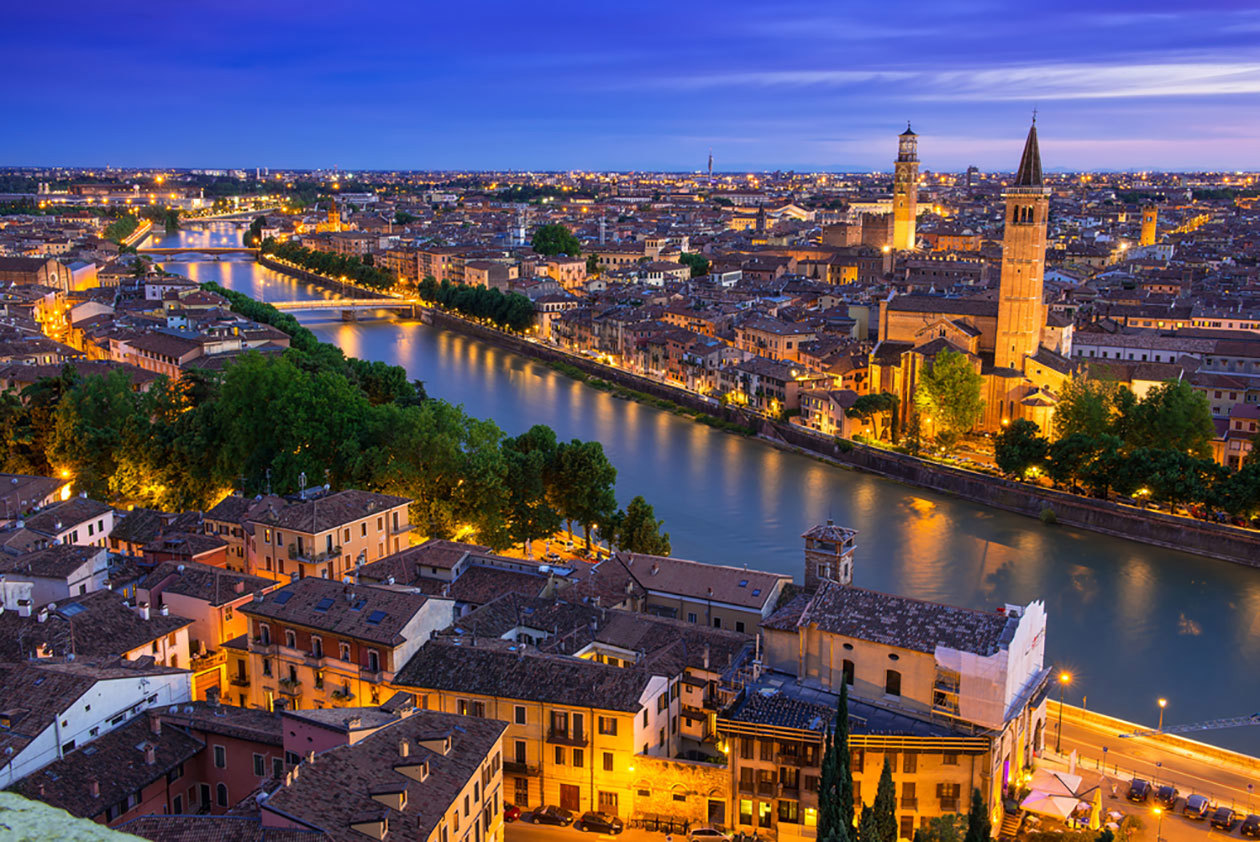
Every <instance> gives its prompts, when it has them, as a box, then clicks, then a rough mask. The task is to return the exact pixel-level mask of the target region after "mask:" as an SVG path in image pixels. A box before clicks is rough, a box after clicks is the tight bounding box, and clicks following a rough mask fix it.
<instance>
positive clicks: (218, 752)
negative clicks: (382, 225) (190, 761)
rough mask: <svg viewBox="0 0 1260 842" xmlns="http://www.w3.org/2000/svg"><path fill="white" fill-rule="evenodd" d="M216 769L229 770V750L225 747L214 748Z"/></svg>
mask: <svg viewBox="0 0 1260 842" xmlns="http://www.w3.org/2000/svg"><path fill="white" fill-rule="evenodd" d="M214 768H216V769H226V768H227V749H225V748H224V747H223V746H215V747H214Z"/></svg>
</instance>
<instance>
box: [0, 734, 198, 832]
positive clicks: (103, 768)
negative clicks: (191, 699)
mask: <svg viewBox="0 0 1260 842" xmlns="http://www.w3.org/2000/svg"><path fill="white" fill-rule="evenodd" d="M202 747H203V746H202V742H201V741H200V740H198V739H196V738H195V737H192V736H190V735H188V734H185V733H184V732H183V731H180V730H179V729H177V728H163V729H162V733H161V734H154V733H153V732H152V731H150V730H149V723H148V721H147V718H146V717H136V718H134V719H133V720H132V721H131V722H130V723H128V724H126V725H123V726H122V727H120V728H117V729H115V730H113V731H110V732H109V733H107V734H104V735H102V736H100V737H97V738H96V739H95V740H93V741H92V742H90V743H88V744H86V745H84V746H82V747H81V748H78V749H76V750H74V751H72V752H70V753H69V754H67V755H66V756H65V757H63V758H61V759H60V760H56V761H54V762H52V763H50V764H48V765H47V766H45V767H44V768H43V769H41V770H40V771H38V772H36V773H34V774H32V775H28V776H27V777H25V778H23V779H22V780H20V781H18V782H17V783H16V784H15V785H14V786H13V789H14V790H15V791H17V792H19V793H21V794H22V795H24V796H26V797H27V798H33V799H35V800H36V801H43V802H44V803H46V804H51V805H52V806H54V807H60V808H61V809H63V810H65V811H66V812H68V813H70V814H71V815H74V816H79V817H81V818H94V817H96V816H99V815H101V814H102V813H104V812H105V809H106V808H107V807H109V806H111V805H113V804H117V803H119V802H120V801H123V800H125V799H126V798H127V796H128V795H130V794H131V793H133V792H136V791H138V790H141V789H143V788H144V787H146V786H148V785H149V784H151V783H153V782H154V781H156V780H159V779H161V778H162V777H163V776H164V775H166V773H167V772H169V771H171V770H172V769H175V768H176V767H178V766H179V765H180V764H181V763H184V762H186V761H188V760H191V759H192V758H193V757H195V756H196V755H197V753H198V752H200V751H201V749H202ZM150 749H152V762H149V756H148V755H149V750H150ZM93 784H95V785H96V786H97V787H98V792H99V794H98V795H93V794H92V785H93Z"/></svg>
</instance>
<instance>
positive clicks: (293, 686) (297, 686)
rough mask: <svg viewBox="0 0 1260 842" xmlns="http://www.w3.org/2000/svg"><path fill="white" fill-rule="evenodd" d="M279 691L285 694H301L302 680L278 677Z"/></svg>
mask: <svg viewBox="0 0 1260 842" xmlns="http://www.w3.org/2000/svg"><path fill="white" fill-rule="evenodd" d="M279 683H280V692H281V693H282V694H284V695H285V696H300V695H302V682H301V681H300V680H298V679H293V678H282V679H280V682H279Z"/></svg>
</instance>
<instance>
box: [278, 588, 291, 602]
mask: <svg viewBox="0 0 1260 842" xmlns="http://www.w3.org/2000/svg"><path fill="white" fill-rule="evenodd" d="M292 598H293V591H280V592H279V593H277V594H276V605H284V604H285V603H286V602H288V601H289V600H290V599H292Z"/></svg>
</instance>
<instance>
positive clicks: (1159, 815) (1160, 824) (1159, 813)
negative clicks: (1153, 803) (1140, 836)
mask: <svg viewBox="0 0 1260 842" xmlns="http://www.w3.org/2000/svg"><path fill="white" fill-rule="evenodd" d="M1155 818H1156V819H1157V822H1156V825H1155V842H1161V837H1160V834H1161V833H1163V832H1164V809H1163V808H1162V807H1156V808H1155Z"/></svg>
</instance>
